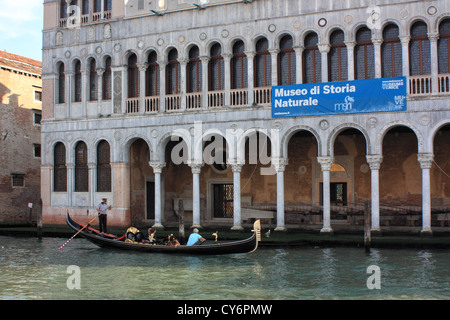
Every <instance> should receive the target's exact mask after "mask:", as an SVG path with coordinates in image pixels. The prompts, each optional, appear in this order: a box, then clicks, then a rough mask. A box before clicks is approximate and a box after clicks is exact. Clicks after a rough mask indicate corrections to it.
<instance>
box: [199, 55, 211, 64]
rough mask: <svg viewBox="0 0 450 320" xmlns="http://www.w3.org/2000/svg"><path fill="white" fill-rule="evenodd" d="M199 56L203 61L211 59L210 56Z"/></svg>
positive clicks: (206, 61)
mask: <svg viewBox="0 0 450 320" xmlns="http://www.w3.org/2000/svg"><path fill="white" fill-rule="evenodd" d="M199 58H200V61H201V62H202V63H208V62H209V60H210V58H209V57H208V56H200V57H199Z"/></svg>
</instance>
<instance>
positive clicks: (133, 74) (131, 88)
mask: <svg viewBox="0 0 450 320" xmlns="http://www.w3.org/2000/svg"><path fill="white" fill-rule="evenodd" d="M137 97H139V69H138V66H137V56H136V55H135V54H134V53H132V54H131V55H130V57H129V58H128V98H137Z"/></svg>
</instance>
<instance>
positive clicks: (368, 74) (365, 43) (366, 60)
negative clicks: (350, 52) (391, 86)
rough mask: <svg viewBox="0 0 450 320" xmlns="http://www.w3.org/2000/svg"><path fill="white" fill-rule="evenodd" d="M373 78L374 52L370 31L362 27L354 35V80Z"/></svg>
mask: <svg viewBox="0 0 450 320" xmlns="http://www.w3.org/2000/svg"><path fill="white" fill-rule="evenodd" d="M373 78H375V50H374V46H373V42H372V31H371V30H370V29H369V28H367V27H363V28H361V29H359V30H358V32H357V33H356V46H355V79H356V80H361V79H373Z"/></svg>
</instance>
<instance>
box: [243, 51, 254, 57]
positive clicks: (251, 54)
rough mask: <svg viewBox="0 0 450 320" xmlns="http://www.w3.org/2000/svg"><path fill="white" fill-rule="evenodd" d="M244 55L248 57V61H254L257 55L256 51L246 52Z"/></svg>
mask: <svg viewBox="0 0 450 320" xmlns="http://www.w3.org/2000/svg"><path fill="white" fill-rule="evenodd" d="M244 53H245V55H246V56H247V59H253V58H254V57H255V55H256V52H255V51H244Z"/></svg>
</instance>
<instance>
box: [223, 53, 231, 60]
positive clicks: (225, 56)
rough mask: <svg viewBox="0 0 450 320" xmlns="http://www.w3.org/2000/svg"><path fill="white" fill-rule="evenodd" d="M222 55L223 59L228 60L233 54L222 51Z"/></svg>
mask: <svg viewBox="0 0 450 320" xmlns="http://www.w3.org/2000/svg"><path fill="white" fill-rule="evenodd" d="M222 57H223V60H225V61H230V60H231V58H233V55H232V54H231V53H222Z"/></svg>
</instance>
